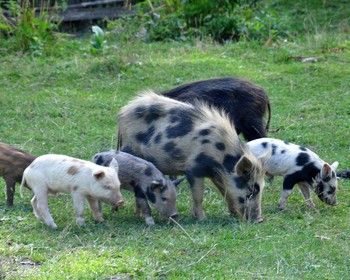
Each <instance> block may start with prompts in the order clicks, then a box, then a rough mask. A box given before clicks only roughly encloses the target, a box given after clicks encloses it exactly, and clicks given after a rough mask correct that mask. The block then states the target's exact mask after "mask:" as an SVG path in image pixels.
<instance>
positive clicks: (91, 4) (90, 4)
mask: <svg viewBox="0 0 350 280" xmlns="http://www.w3.org/2000/svg"><path fill="white" fill-rule="evenodd" d="M124 2H125V0H100V1H94V2H82V3H80V4H72V5H69V6H68V9H75V8H88V7H94V6H99V5H106V4H116V3H118V4H119V3H120V4H124ZM120 4H119V5H120Z"/></svg>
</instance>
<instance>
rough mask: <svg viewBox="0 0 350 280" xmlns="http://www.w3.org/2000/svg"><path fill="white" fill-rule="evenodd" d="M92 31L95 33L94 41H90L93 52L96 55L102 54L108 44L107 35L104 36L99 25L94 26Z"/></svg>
mask: <svg viewBox="0 0 350 280" xmlns="http://www.w3.org/2000/svg"><path fill="white" fill-rule="evenodd" d="M91 29H92V32H93V36H92V39H91V41H90V44H91V52H92V53H93V54H96V53H99V52H101V51H102V50H103V48H104V45H105V43H106V41H105V34H104V32H103V30H102V29H101V28H100V27H99V26H97V25H94V26H92V28H91Z"/></svg>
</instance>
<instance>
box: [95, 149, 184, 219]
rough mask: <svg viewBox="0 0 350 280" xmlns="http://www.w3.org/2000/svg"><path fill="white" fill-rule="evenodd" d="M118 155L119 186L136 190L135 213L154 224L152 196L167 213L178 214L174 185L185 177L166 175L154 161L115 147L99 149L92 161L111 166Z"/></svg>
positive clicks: (154, 201) (172, 216)
mask: <svg viewBox="0 0 350 280" xmlns="http://www.w3.org/2000/svg"><path fill="white" fill-rule="evenodd" d="M113 159H115V160H116V161H117V162H118V164H119V166H120V167H119V173H118V176H119V179H120V183H121V185H120V187H121V188H122V189H126V190H129V191H132V192H134V193H135V202H136V214H137V215H138V216H141V215H142V213H141V210H142V212H143V214H144V216H145V220H146V224H147V225H149V226H153V225H154V220H153V218H152V216H151V208H150V207H149V205H148V202H147V200H149V201H150V202H151V203H152V204H153V205H154V207H155V208H156V209H157V210H158V211H159V212H160V213H161V214H162V215H164V216H166V217H171V218H176V217H177V216H178V212H177V209H176V191H175V186H176V185H178V184H179V183H180V182H182V181H183V180H184V178H180V179H177V180H174V181H171V180H169V179H167V178H166V177H165V176H164V175H163V174H162V173H161V172H160V171H159V170H158V169H157V168H156V167H155V166H154V165H153V164H152V163H151V162H149V161H146V160H143V159H141V158H139V157H135V156H133V155H131V154H128V153H124V152H121V151H116V150H109V151H103V152H100V153H97V154H96V155H94V156H93V158H92V161H93V162H94V163H96V164H99V165H103V166H108V165H109V164H110V162H111V161H112V160H113Z"/></svg>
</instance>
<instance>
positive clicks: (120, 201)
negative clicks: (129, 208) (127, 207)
mask: <svg viewBox="0 0 350 280" xmlns="http://www.w3.org/2000/svg"><path fill="white" fill-rule="evenodd" d="M123 204H124V200H123V199H120V200H119V201H118V202H117V203H116V204H115V205H116V206H117V207H119V206H122V205H123Z"/></svg>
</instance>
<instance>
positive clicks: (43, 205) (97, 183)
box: [21, 154, 124, 228]
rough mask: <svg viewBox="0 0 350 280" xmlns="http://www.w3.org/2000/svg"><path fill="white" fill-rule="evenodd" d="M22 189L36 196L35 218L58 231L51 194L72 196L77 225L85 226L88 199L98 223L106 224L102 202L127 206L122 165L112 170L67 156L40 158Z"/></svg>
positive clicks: (27, 172)
mask: <svg viewBox="0 0 350 280" xmlns="http://www.w3.org/2000/svg"><path fill="white" fill-rule="evenodd" d="M21 186H22V187H23V186H26V187H28V188H29V189H31V190H32V191H33V193H34V197H33V198H32V200H31V203H32V206H33V212H34V215H35V216H36V217H37V218H38V219H39V220H40V221H42V222H43V223H45V224H46V225H48V226H50V227H52V228H57V225H56V224H55V222H54V221H53V219H52V217H51V214H50V211H49V208H48V194H57V193H59V192H63V193H69V194H71V196H72V198H73V202H74V209H75V213H76V223H77V225H78V226H83V225H84V223H85V221H84V217H83V212H84V200H85V199H87V200H88V202H89V206H90V208H91V210H92V213H93V216H94V218H95V220H97V221H99V222H102V221H103V217H102V211H101V209H100V207H99V203H98V202H99V201H103V202H105V203H108V204H110V205H112V206H113V207H118V206H120V205H122V204H124V199H123V197H122V195H121V193H120V181H119V178H118V163H117V162H116V161H115V160H113V161H111V164H110V166H109V167H104V166H100V165H97V164H95V163H92V162H90V161H86V160H81V159H76V158H72V157H68V156H65V155H57V154H47V155H42V156H39V157H37V158H36V159H35V160H34V161H33V162H32V163H31V164H30V165H29V166H28V167H27V168H26V169H25V170H24V173H23V180H22V184H21Z"/></svg>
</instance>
